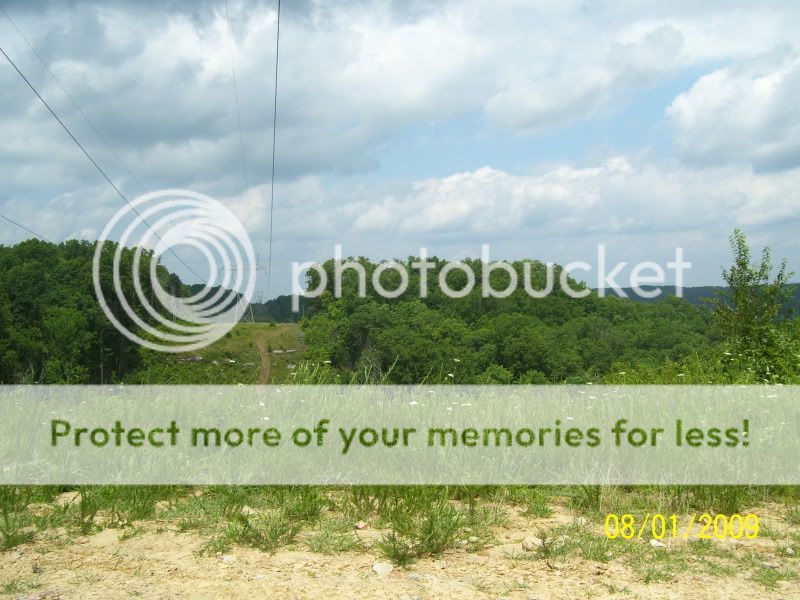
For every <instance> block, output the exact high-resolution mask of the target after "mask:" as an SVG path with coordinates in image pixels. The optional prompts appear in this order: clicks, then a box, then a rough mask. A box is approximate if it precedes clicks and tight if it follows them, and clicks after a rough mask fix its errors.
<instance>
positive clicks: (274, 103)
mask: <svg viewBox="0 0 800 600" xmlns="http://www.w3.org/2000/svg"><path fill="white" fill-rule="evenodd" d="M280 47H281V0H278V24H277V33H276V35H275V95H274V97H273V99H272V181H271V183H270V191H269V254H268V255H267V256H268V258H267V290H269V284H270V281H271V279H272V215H273V213H274V211H275V140H276V137H277V132H278V52H279V50H280Z"/></svg>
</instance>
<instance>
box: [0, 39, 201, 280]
mask: <svg viewBox="0 0 800 600" xmlns="http://www.w3.org/2000/svg"><path fill="white" fill-rule="evenodd" d="M0 53H2V55H3V56H5V58H6V60H7V61H8V62H9V63H11V66H12V67H14V70H15V71H16V72H17V73H18V74H19V76H20V77H21V78H22V80H23V81H24V82H25V83H26V84H28V87H29V88H31V91H33V93H34V94H36V97H37V98H39V101H40V102H41V103H42V104H43V105H44V107H45V108H46V109H47V110H48V111H49V112H50V114H51V115H53V118H54V119H55V120H56V121H58V124H59V125H61V128H62V129H63V130H64V131H66V132H67V135H69V137H70V138H71V139H72V141H73V142H75V145H76V146H78V148H80V150H81V152H83V154H84V155H85V156H86V158H88V159H89V162H91V163H92V165H94V168H95V169H97V171H98V172H99V173H100V174H101V175H102V176H103V179H105V180H106V181H107V182H108V184H109V185H110V186H111V187H112V188H113V189H114V191H115V192H116V193H117V195H118V196H119V197H120V198H122V200H123V201H124V202H125V204H127V205H128V206H129V207H130V209H131V210H132V211H133V212H134V213H136V215H137V216H138V217H139V218H140V219H141V220H142V223H144V224H145V225H146V226H147V228H148V229H149V230H150V231H151V232H153V235H155V236H156V237H157V238H158V240H159V241H163V240H162V239H161V236H160V235H159V234H158V232H157V231H155V230H154V229H153V228H152V227H151V226H150V224H149V223H148V222H147V221H146V220H145V219H144V217H142V215H141V214H140V213H139V211H138V210H136V207H135V206H133V205H132V204H131V203H130V201H129V200H128V198H127V197H126V196H125V194H123V193H122V191H120V189H119V188H118V187H117V186H116V185H115V184H114V182H113V181H111V178H110V177H109V176H108V175H106V172H105V171H104V170H103V168H102V167H101V166H100V165H99V164H98V163H97V161H96V160H95V159H94V158H93V157H92V155H91V154H89V151H88V150H86V148H85V147H84V146H83V144H81V143H80V142H79V141H78V138H76V137H75V136H74V135H73V134H72V132H71V131H70V129H69V127H67V126H66V125H65V124H64V121H62V120H61V118H60V117H59V116H58V115H57V114H56V112H55V111H54V110H53V109H52V108H51V107H50V105H49V104H48V103H47V101H46V100H45V99H44V98H43V97H42V95H41V94H40V93H39V91H38V90H37V89H36V88H35V87H34V86H33V84H32V83H31V82H30V80H29V79H28V78H27V77H26V76H25V74H24V73H23V72H22V71H21V70H20V69H19V67H18V66H17V64H16V63H15V62H14V61H13V60H11V57H10V56H9V55H8V54H6V51H5V50H4V49H3V48H2V47H0ZM169 251H170V253H171V254H172V255H173V256H174V257H175V258H176V259H178V261H179V262H180V263H181V264H182V265H183V266H184V267H186V268H187V269H188V270H189V271H190V272H191V273H192V274H193V275H194V276H195V277H197V279H198V280H200V281H203V278H202V277H201V276H200V275H198V274H197V273H196V272H195V271H194V269H192V268H191V267H190V266H189V265H187V264H186V263H185V262H184V261H183V259H182V258H181V257H180V256H178V255H177V254H175V252H174V251H173V250H172V248H169Z"/></svg>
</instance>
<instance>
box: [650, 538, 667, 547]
mask: <svg viewBox="0 0 800 600" xmlns="http://www.w3.org/2000/svg"><path fill="white" fill-rule="evenodd" d="M650 545H651V546H652V547H653V548H666V547H667V545H666V544H665V543H664V542H660V541H658V540H650Z"/></svg>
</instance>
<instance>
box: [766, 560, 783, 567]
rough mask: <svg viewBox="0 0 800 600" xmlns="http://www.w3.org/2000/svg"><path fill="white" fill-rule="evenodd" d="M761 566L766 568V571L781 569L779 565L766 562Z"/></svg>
mask: <svg viewBox="0 0 800 600" xmlns="http://www.w3.org/2000/svg"><path fill="white" fill-rule="evenodd" d="M761 566H762V567H764V568H765V569H777V568H778V567H780V565H779V564H777V563H774V562H768V561H766V560H765V561H764V562H762V563H761Z"/></svg>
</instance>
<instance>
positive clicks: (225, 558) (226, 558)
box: [222, 554, 239, 564]
mask: <svg viewBox="0 0 800 600" xmlns="http://www.w3.org/2000/svg"><path fill="white" fill-rule="evenodd" d="M237 560H239V559H238V558H236V557H235V556H234V555H233V554H223V555H222V562H224V563H225V564H231V563H235V562H236V561H237Z"/></svg>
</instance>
